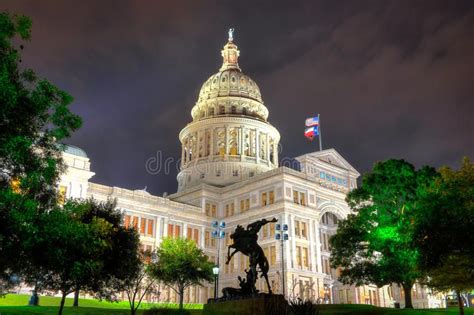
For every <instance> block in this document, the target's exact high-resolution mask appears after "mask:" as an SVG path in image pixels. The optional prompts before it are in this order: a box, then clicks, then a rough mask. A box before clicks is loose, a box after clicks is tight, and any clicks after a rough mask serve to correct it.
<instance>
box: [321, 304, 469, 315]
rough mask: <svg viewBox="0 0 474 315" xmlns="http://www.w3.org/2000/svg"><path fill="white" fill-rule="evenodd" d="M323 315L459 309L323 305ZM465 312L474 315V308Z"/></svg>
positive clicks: (441, 313)
mask: <svg viewBox="0 0 474 315" xmlns="http://www.w3.org/2000/svg"><path fill="white" fill-rule="evenodd" d="M320 309H321V312H320V314H321V315H333V314H334V315H336V314H354V315H362V314H365V315H372V314H374V315H382V314H384V315H385V314H387V315H456V314H459V309H458V308H448V309H414V310H405V309H394V308H384V307H375V306H371V305H358V304H350V305H347V304H345V305H337V304H336V305H321V307H320ZM464 312H465V314H466V315H474V308H465V309H464Z"/></svg>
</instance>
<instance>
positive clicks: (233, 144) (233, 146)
mask: <svg viewBox="0 0 474 315" xmlns="http://www.w3.org/2000/svg"><path fill="white" fill-rule="evenodd" d="M229 136H230V142H229V144H230V152H229V154H230V155H237V142H238V141H237V137H238V136H237V128H232V129H231V130H230V132H229Z"/></svg>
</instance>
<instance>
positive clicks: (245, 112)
mask: <svg viewBox="0 0 474 315" xmlns="http://www.w3.org/2000/svg"><path fill="white" fill-rule="evenodd" d="M242 115H247V108H246V107H242Z"/></svg>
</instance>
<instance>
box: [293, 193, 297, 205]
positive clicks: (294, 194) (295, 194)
mask: <svg viewBox="0 0 474 315" xmlns="http://www.w3.org/2000/svg"><path fill="white" fill-rule="evenodd" d="M293 202H294V203H298V192H297V191H296V190H293Z"/></svg>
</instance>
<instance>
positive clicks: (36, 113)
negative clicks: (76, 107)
mask: <svg viewBox="0 0 474 315" xmlns="http://www.w3.org/2000/svg"><path fill="white" fill-rule="evenodd" d="M17 37H19V39H21V40H23V41H26V40H29V39H30V37H31V21H30V19H29V18H27V17H25V16H18V15H10V14H9V13H5V12H2V13H0V91H1V93H0V104H1V106H0V165H1V167H0V221H1V222H2V224H1V225H0V278H2V279H9V278H10V276H11V274H12V273H13V272H15V269H16V268H17V267H18V262H21V263H24V257H28V255H27V253H23V254H22V253H21V252H20V250H21V248H22V246H20V245H21V244H22V240H23V237H24V235H25V234H24V233H25V232H26V233H29V232H31V233H35V231H36V225H35V223H37V217H36V214H38V213H39V212H41V211H47V210H48V209H50V208H51V207H53V206H54V205H55V204H56V200H57V185H56V183H57V181H58V178H59V175H60V173H61V171H62V170H63V163H62V160H61V155H60V151H61V147H60V146H58V145H57V141H60V140H62V139H64V138H66V137H68V136H69V135H70V134H71V133H72V132H73V131H74V130H76V129H78V128H79V127H80V125H81V120H80V118H79V117H78V116H76V115H74V114H72V113H71V112H70V111H69V105H70V103H71V102H72V97H71V96H70V95H68V94H67V93H65V92H64V91H61V90H59V89H58V88H57V87H55V86H54V85H52V84H51V83H49V82H48V81H46V80H44V79H39V78H38V77H37V76H36V75H35V73H34V72H33V71H32V70H31V69H24V70H20V66H19V64H20V62H21V55H20V50H21V49H23V45H20V46H19V47H18V48H17V47H16V46H15V45H14V41H15V40H16V38H17ZM19 227H20V228H21V230H19ZM12 257H15V258H16V259H11V258H12ZM0 287H1V285H0Z"/></svg>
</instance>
